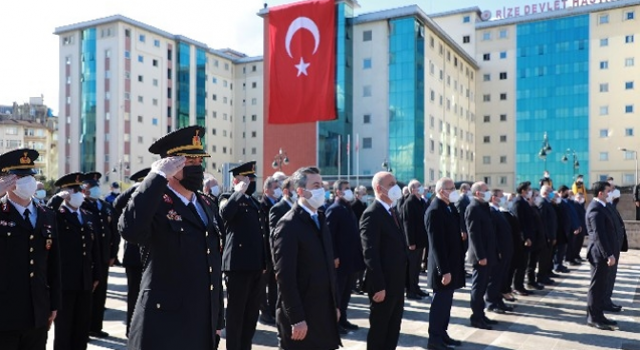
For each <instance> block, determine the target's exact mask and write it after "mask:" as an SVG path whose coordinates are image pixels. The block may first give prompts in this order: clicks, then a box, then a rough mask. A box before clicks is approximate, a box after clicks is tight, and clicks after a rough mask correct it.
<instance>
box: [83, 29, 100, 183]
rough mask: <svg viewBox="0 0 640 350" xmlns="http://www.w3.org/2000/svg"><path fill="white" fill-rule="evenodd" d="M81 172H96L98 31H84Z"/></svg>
mask: <svg viewBox="0 0 640 350" xmlns="http://www.w3.org/2000/svg"><path fill="white" fill-rule="evenodd" d="M81 52H82V55H81V60H82V62H81V67H80V69H81V84H80V86H81V88H80V104H81V105H80V106H81V107H80V145H81V147H80V171H82V172H90V171H95V170H96V29H95V28H89V29H85V30H83V31H82V45H81Z"/></svg>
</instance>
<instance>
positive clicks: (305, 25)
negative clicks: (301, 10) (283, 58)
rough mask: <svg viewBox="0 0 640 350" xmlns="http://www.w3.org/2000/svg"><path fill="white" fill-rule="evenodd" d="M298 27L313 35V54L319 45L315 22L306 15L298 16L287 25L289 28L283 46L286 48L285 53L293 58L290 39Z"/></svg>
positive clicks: (318, 34) (318, 33) (318, 32)
mask: <svg viewBox="0 0 640 350" xmlns="http://www.w3.org/2000/svg"><path fill="white" fill-rule="evenodd" d="M300 29H306V30H308V31H309V32H311V34H312V35H313V39H314V40H315V47H314V48H313V53H314V54H315V53H316V51H318V45H320V31H319V30H318V26H317V25H316V23H315V22H314V21H313V20H312V19H310V18H308V17H298V18H296V19H294V20H293V21H292V22H291V24H290V25H289V29H287V36H286V39H285V48H286V49H287V53H288V54H289V57H291V58H293V55H291V39H293V36H294V35H295V34H296V33H297V32H298V30H300Z"/></svg>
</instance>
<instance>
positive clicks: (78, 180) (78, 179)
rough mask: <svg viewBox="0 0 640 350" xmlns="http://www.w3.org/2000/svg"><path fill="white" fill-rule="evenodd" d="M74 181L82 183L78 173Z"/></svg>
mask: <svg viewBox="0 0 640 350" xmlns="http://www.w3.org/2000/svg"><path fill="white" fill-rule="evenodd" d="M76 183H82V181H80V175H78V176H76Z"/></svg>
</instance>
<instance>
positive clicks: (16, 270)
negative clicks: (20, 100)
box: [0, 149, 60, 350]
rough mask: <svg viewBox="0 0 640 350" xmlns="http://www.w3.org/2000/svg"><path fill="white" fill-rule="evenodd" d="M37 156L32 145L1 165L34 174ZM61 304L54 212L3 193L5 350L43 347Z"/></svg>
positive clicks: (0, 317)
mask: <svg viewBox="0 0 640 350" xmlns="http://www.w3.org/2000/svg"><path fill="white" fill-rule="evenodd" d="M38 156H39V154H38V152H36V151H35V150H31V149H20V150H15V151H11V152H8V153H5V154H3V155H1V156H0V168H1V169H2V172H8V173H10V174H15V175H17V176H32V175H34V174H36V172H35V171H34V164H33V161H34V160H36V159H37V158H38ZM33 181H34V182H35V180H33ZM13 196H14V195H12V197H13ZM16 196H17V195H16ZM26 210H28V211H29V212H28V215H25V213H26ZM59 307H60V261H59V250H58V237H57V234H56V223H55V213H54V212H53V211H52V210H50V209H49V208H46V207H43V206H40V205H38V204H36V203H34V202H33V201H31V202H30V203H29V205H28V206H27V207H26V208H25V207H22V206H21V205H20V204H17V203H15V202H14V201H13V200H11V199H9V197H8V196H4V197H3V198H2V199H1V200H0V310H1V311H0V349H3V350H18V349H21V350H22V349H29V350H30V349H33V350H44V349H45V347H46V343H47V331H48V329H49V324H48V320H49V317H50V316H51V314H52V312H54V311H56V310H58V309H59Z"/></svg>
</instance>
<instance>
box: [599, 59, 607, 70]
mask: <svg viewBox="0 0 640 350" xmlns="http://www.w3.org/2000/svg"><path fill="white" fill-rule="evenodd" d="M600 69H609V61H600Z"/></svg>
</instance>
